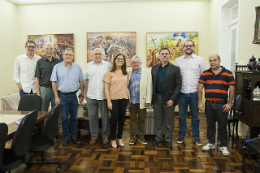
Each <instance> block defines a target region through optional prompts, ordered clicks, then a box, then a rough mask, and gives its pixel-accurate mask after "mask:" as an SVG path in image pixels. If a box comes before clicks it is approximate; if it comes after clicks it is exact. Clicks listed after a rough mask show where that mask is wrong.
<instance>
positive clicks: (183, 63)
mask: <svg viewBox="0 0 260 173" xmlns="http://www.w3.org/2000/svg"><path fill="white" fill-rule="evenodd" d="M174 65H176V66H178V67H180V70H181V77H182V87H181V93H185V94H188V93H195V92H197V91H198V85H199V83H198V81H199V78H200V75H201V73H202V72H203V71H205V70H206V63H205V61H204V59H203V58H202V57H200V56H197V55H195V54H192V56H191V58H186V57H185V55H183V56H181V57H179V58H177V59H176V60H175V62H174Z"/></svg>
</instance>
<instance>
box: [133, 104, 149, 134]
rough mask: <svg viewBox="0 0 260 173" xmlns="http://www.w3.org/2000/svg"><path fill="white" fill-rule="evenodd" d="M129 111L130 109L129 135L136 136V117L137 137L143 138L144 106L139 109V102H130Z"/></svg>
mask: <svg viewBox="0 0 260 173" xmlns="http://www.w3.org/2000/svg"><path fill="white" fill-rule="evenodd" d="M129 111H130V137H131V138H136V120H137V119H138V138H139V139H143V138H144V121H145V115H146V108H144V109H140V104H139V103H136V104H131V106H130V108H129ZM137 115H138V116H137Z"/></svg>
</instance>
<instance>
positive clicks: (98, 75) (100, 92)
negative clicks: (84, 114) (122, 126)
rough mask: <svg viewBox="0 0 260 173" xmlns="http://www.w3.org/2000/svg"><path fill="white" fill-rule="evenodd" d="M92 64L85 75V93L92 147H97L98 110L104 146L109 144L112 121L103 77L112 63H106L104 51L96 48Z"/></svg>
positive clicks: (88, 66)
mask: <svg viewBox="0 0 260 173" xmlns="http://www.w3.org/2000/svg"><path fill="white" fill-rule="evenodd" d="M93 56H94V58H93V60H94V61H92V62H89V63H87V65H86V73H85V77H84V80H85V91H86V95H87V104H88V115H89V127H90V128H89V129H90V134H91V140H90V142H89V144H90V145H95V144H96V143H97V138H98V129H99V128H98V112H99V111H98V108H99V109H100V113H101V117H102V138H103V141H102V142H103V144H107V143H108V139H107V138H108V136H109V133H110V121H109V113H108V108H107V100H106V95H105V87H104V81H103V77H104V75H105V74H106V72H107V71H108V70H109V69H110V68H111V67H112V66H111V64H110V63H108V62H106V61H104V60H103V59H104V56H105V53H104V50H103V49H100V48H96V49H94V51H93Z"/></svg>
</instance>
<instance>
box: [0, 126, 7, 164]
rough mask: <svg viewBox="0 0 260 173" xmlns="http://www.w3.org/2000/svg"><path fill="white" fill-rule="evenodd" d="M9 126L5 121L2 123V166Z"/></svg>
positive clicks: (0, 144)
mask: <svg viewBox="0 0 260 173" xmlns="http://www.w3.org/2000/svg"><path fill="white" fill-rule="evenodd" d="M7 133H8V127H7V125H6V124H5V123H0V136H1V138H0V168H1V166H2V161H3V155H4V149H5V142H6V138H7Z"/></svg>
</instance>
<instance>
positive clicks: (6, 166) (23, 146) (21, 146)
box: [0, 110, 38, 172]
mask: <svg viewBox="0 0 260 173" xmlns="http://www.w3.org/2000/svg"><path fill="white" fill-rule="evenodd" d="M37 116H38V112H37V111H36V110H34V111H32V112H30V113H29V114H27V115H25V116H24V118H23V119H22V120H21V122H20V124H19V126H18V129H17V131H16V132H15V134H14V137H13V142H12V146H11V149H5V150H4V154H3V162H2V166H1V167H0V172H6V171H9V172H10V171H11V170H13V169H15V168H17V167H19V166H20V165H21V164H22V163H25V162H27V161H28V159H29V153H28V151H29V148H30V145H31V139H32V133H33V129H34V126H35V123H36V120H37ZM1 138H2V137H1Z"/></svg>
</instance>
